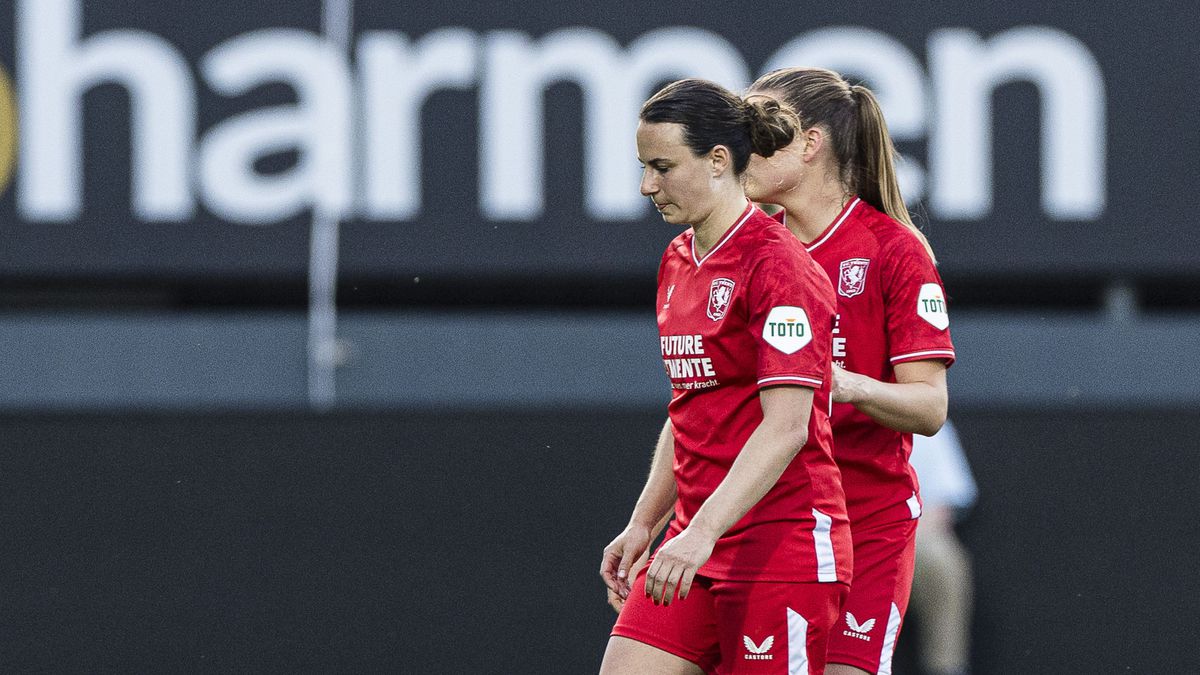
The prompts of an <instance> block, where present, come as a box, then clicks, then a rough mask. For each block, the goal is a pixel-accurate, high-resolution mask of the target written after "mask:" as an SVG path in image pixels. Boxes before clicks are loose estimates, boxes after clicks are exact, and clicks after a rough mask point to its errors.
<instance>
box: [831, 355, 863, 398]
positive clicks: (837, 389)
mask: <svg viewBox="0 0 1200 675" xmlns="http://www.w3.org/2000/svg"><path fill="white" fill-rule="evenodd" d="M869 379H870V378H869V377H866V376H865V375H859V374H858V373H852V372H850V371H848V370H846V369H845V368H842V367H841V366H839V365H837V364H836V363H835V364H833V382H832V384H831V385H830V387H829V395H830V397H832V398H833V402H834V403H857V402H858V401H861V400H863V398H864V397H865V396H866V389H865V387H866V385H867V380H869Z"/></svg>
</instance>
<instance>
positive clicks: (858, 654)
mask: <svg viewBox="0 0 1200 675" xmlns="http://www.w3.org/2000/svg"><path fill="white" fill-rule="evenodd" d="M850 527H851V530H852V531H853V537H854V582H853V583H852V584H851V586H850V596H849V597H848V598H847V599H846V604H845V606H844V607H843V608H842V609H843V612H842V616H841V617H839V620H838V622H837V625H836V626H835V627H834V629H833V634H832V635H831V636H830V637H829V651H828V652H827V661H828V662H829V663H844V664H847V665H851V666H854V667H856V668H862V669H863V670H865V671H867V672H868V673H875V674H876V675H891V672H892V653H893V652H894V651H895V649H896V638H897V637H898V636H899V635H900V626H901V624H902V623H903V621H904V612H905V610H907V609H908V596H909V593H910V591H911V590H912V578H913V562H914V560H915V557H914V551H915V549H914V542H915V541H916V534H917V521H916V520H915V519H914V520H903V521H900V522H894V521H893V522H890V523H886V524H883V525H876V526H872V525H871V524H869V523H867V524H864V525H862V526H859V525H857V524H855V523H851V524H850Z"/></svg>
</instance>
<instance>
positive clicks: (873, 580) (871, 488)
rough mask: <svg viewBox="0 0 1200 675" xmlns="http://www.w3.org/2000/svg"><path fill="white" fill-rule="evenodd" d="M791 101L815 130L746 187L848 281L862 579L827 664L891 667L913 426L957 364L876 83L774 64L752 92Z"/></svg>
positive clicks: (852, 473)
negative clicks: (869, 86)
mask: <svg viewBox="0 0 1200 675" xmlns="http://www.w3.org/2000/svg"><path fill="white" fill-rule="evenodd" d="M756 95H765V96H767V97H773V98H774V99H779V100H782V101H785V102H787V103H788V104H790V105H791V106H792V107H793V108H794V109H795V110H796V111H797V112H798V113H799V115H800V121H801V125H802V131H801V132H800V133H799V134H798V135H797V136H796V138H795V140H794V141H792V143H791V144H790V145H788V146H787V147H785V148H782V149H780V150H779V151H777V152H775V153H774V154H773V155H771V156H770V157H767V156H756V157H753V158H752V159H751V162H750V168H749V169H748V170H747V172H746V192H747V194H748V195H749V196H750V198H751V199H754V200H755V201H759V202H769V203H772V204H778V205H779V206H782V207H783V208H784V211H783V212H781V214H779V216H778V217H781V219H782V220H783V222H784V223H785V224H786V225H787V227H788V229H790V230H791V231H792V232H793V233H794V234H795V235H796V236H797V237H798V238H799V240H800V241H801V242H803V244H804V246H805V248H806V249H807V250H808V252H809V253H810V254H811V255H812V256H813V258H814V259H815V260H816V261H817V262H818V263H819V264H820V265H821V266H822V267H823V268H824V269H825V272H826V273H827V274H828V275H829V278H830V280H831V281H833V285H834V287H835V288H836V289H837V302H838V309H837V318H836V320H835V323H834V330H833V334H834V338H833V361H834V370H833V389H832V391H833V400H834V401H835V405H834V406H833V415H832V422H833V439H834V457H835V458H836V459H837V463H838V466H839V467H840V468H841V470H842V483H843V485H844V487H845V490H846V506H847V509H848V511H849V515H850V525H851V529H852V531H853V534H854V583H853V585H852V587H851V589H850V596H849V598H848V599H847V601H846V608H845V609H846V612H845V615H844V619H845V621H844V623H841V624H840V625H839V626H838V629H837V630H835V631H834V632H833V635H832V636H831V637H830V640H829V652H828V661H829V669H828V672H829V673H830V674H831V675H843V674H853V673H862V672H866V673H880V674H883V673H891V670H892V666H891V661H892V651H893V649H894V647H895V644H896V636H897V635H898V634H899V631H900V623H901V621H902V620H903V617H904V610H905V608H906V607H907V605H908V596H909V590H910V587H911V585H912V574H913V540H914V536H915V533H916V526H917V521H916V519H917V517H918V516H920V513H921V505H920V501H919V499H918V497H917V480H916V476H915V474H914V473H913V471H912V468H911V467H910V466H909V464H908V457H909V453H910V452H911V449H912V434H913V433H920V434H925V435H930V434H933V433H935V432H936V431H937V430H938V428H939V427H941V425H942V423H943V422H944V421H945V419H946V398H947V396H946V368H947V367H948V366H949V365H950V364H951V363H952V362H953V361H954V347H953V345H952V344H951V342H950V333H949V330H948V327H949V318H948V316H947V314H946V297H945V293H944V292H943V291H942V282H941V278H940V277H939V276H938V273H937V270H936V269H935V268H934V258H933V252H932V250H931V249H930V247H929V243H928V242H927V241H926V240H925V237H924V236H923V235H922V234H921V233H920V231H918V230H917V229H916V227H915V226H914V225H913V224H912V219H911V218H910V217H909V214H908V210H907V208H906V207H905V205H904V201H903V199H901V196H900V190H899V187H898V185H897V182H896V172H895V167H894V160H893V157H894V150H893V147H892V141H891V138H890V137H889V136H888V132H887V125H886V124H885V122H884V119H883V115H882V113H881V112H880V109H879V104H878V103H877V102H876V100H875V97H874V95H873V94H872V93H871V91H870V90H869V89H867V88H866V87H863V86H851V85H850V84H849V83H847V82H846V81H845V80H844V79H842V77H841V76H840V75H838V74H837V73H834V72H832V71H829V70H823V69H816V68H789V69H785V70H778V71H774V72H771V73H768V74H766V75H764V76H762V77H761V78H759V79H758V81H756V82H755V83H754V85H753V86H752V87H751V89H750V94H749V95H748V96H747V99H748V100H751V101H753V100H754V99H755V97H756Z"/></svg>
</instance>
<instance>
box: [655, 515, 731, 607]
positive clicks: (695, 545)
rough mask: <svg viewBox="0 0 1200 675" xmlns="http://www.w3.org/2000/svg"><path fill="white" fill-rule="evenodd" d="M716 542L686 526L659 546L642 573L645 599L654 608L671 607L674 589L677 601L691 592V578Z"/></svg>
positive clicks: (714, 539)
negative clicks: (655, 606) (654, 605)
mask: <svg viewBox="0 0 1200 675" xmlns="http://www.w3.org/2000/svg"><path fill="white" fill-rule="evenodd" d="M716 543H717V540H716V538H715V537H710V536H708V535H706V534H703V533H700V532H697V531H696V530H693V529H692V528H691V527H688V528H685V529H684V530H683V532H680V533H679V534H678V535H677V536H676V537H675V538H673V539H671V540H670V541H668V542H667V543H665V544H663V545H662V547H661V548H659V549H658V553H656V554H655V555H654V562H653V563H651V564H650V570H649V571H648V572H647V573H646V596H647V597H649V598H650V599H652V600H654V604H656V605H658V604H662V605H669V604H671V599H672V598H673V597H674V596H675V592H676V591H677V590H678V592H679V599H680V600H683V599H684V598H686V597H687V596H688V592H689V591H691V589H692V579H693V578H694V577H695V576H696V572H698V571H699V570H700V568H701V567H702V566H704V563H706V562H708V558H709V556H711V555H712V551H713V546H715V545H716Z"/></svg>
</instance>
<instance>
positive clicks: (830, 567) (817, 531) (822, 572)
mask: <svg viewBox="0 0 1200 675" xmlns="http://www.w3.org/2000/svg"><path fill="white" fill-rule="evenodd" d="M812 514H813V518H815V519H816V520H817V524H816V525H814V526H813V546H814V548H815V549H816V551H817V581H820V582H826V581H837V580H838V578H837V560H835V559H834V557H833V538H832V537H830V536H829V532H830V531H831V530H832V529H833V518H830V517H829V516H827V515H825V514H824V513H821V512H820V511H818V510H816V509H813V510H812Z"/></svg>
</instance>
